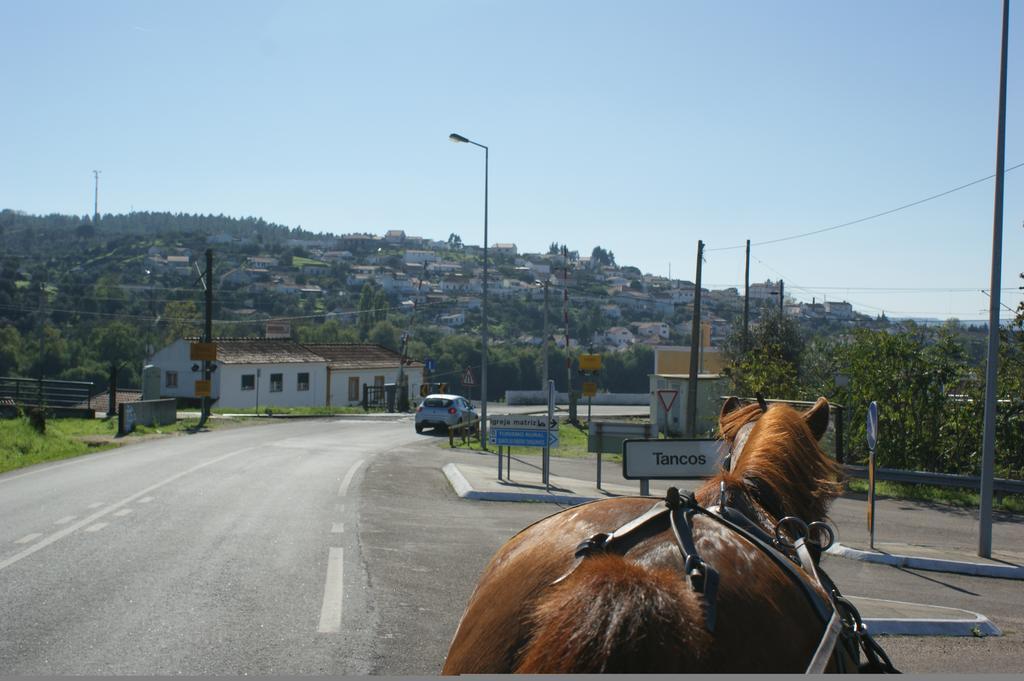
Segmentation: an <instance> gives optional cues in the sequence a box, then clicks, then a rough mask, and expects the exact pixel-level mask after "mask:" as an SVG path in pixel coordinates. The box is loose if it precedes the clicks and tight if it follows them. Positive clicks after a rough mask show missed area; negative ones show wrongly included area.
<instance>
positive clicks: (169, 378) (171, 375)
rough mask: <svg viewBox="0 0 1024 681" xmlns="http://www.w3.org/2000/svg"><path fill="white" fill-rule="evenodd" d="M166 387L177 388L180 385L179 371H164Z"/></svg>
mask: <svg viewBox="0 0 1024 681" xmlns="http://www.w3.org/2000/svg"><path fill="white" fill-rule="evenodd" d="M164 387H165V388H177V387H178V372H177V371H167V372H164Z"/></svg>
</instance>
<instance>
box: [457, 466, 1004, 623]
mask: <svg viewBox="0 0 1024 681" xmlns="http://www.w3.org/2000/svg"><path fill="white" fill-rule="evenodd" d="M449 459H451V462H450V463H448V464H446V465H444V467H443V470H444V474H445V476H446V477H447V478H448V481H449V483H450V484H451V486H452V488H453V489H454V490H455V492H456V494H458V495H459V496H460V497H462V498H464V499H472V500H481V501H504V502H534V503H536V502H541V503H555V504H563V505H574V504H579V503H583V502H586V501H591V500H594V499H602V498H610V497H616V496H638V495H639V494H640V483H639V481H634V480H626V479H624V478H623V477H622V473H621V467H618V466H616V465H611V464H609V463H605V464H604V465H603V466H602V468H601V473H602V475H601V479H602V480H601V487H600V488H598V487H597V485H596V484H595V483H596V477H597V476H596V462H595V461H593V460H591V461H571V460H566V459H557V460H556V463H554V464H553V465H552V467H553V468H555V469H557V470H558V472H559V473H561V474H554V473H552V474H551V475H549V478H548V481H547V484H545V482H544V480H543V476H542V471H541V469H540V465H541V464H540V457H536V456H531V457H524V458H522V459H520V458H513V459H512V461H511V464H510V465H511V471H509V470H508V468H509V461H508V457H503V465H502V473H501V479H499V478H498V457H497V455H496V453H494V452H469V451H467V450H452V451H451V456H450V457H449ZM698 482H699V481H678V482H675V481H662V480H657V481H651V483H650V495H651V496H652V498H657V497H661V496H664V493H665V490H666V489H667V488H668V487H669V486H672V485H675V486H677V487H679V488H680V489H681V490H686V489H692V488H693V487H695V486H696V483H698ZM829 553H830V554H832V555H834V556H838V557H842V558H847V559H852V560H862V561H867V562H875V563H882V564H888V565H897V566H902V567H912V568H917V569H925V570H941V571H944V572H956V573H961V574H970V575H979V576H997V577H1005V578H1013V579H1024V567H1022V566H1024V555H1021V554H1017V553H1012V552H1005V551H1004V552H996V554H995V560H984V559H981V558H978V557H977V556H970V555H967V554H966V552H964V555H958V554H955V553H951V552H950V551H949V550H945V549H940V548H937V547H925V546H911V545H907V544H892V543H886V544H881V543H878V544H876V545H875V550H874V551H871V550H869V549H868V548H867V547H852V546H843V545H838V544H837V545H836V546H833V547H832V548H831V549H829ZM851 600H853V601H854V604H855V605H856V606H857V608H858V610H860V612H861V614H862V615H863V616H864V619H865V621H866V622H867V623H868V626H869V629H870V631H872V632H873V633H877V634H904V635H918V636H972V635H979V634H981V635H987V636H998V635H1000V633H1001V632H1000V631H999V629H998V628H997V627H996V626H995V625H994V624H992V623H991V622H990V621H989V620H988V618H986V617H985V616H984V615H981V614H978V613H974V612H969V611H966V610H959V609H956V608H943V607H939V606H932V605H926V604H921V603H906V602H901V601H889V600H880V599H873V598H860V597H851Z"/></svg>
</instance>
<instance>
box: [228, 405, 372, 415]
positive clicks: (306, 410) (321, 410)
mask: <svg viewBox="0 0 1024 681" xmlns="http://www.w3.org/2000/svg"><path fill="white" fill-rule="evenodd" d="M211 412H212V413H214V414H266V413H268V412H270V413H273V414H287V415H290V416H327V415H331V414H367V413H372V412H367V411H364V410H363V408H362V407H260V408H259V409H258V410H257V409H256V407H237V408H235V407H222V408H215V409H212V410H211Z"/></svg>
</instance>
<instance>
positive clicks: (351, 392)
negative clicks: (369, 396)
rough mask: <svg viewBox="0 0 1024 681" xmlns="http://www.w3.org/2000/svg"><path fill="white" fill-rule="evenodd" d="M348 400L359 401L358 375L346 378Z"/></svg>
mask: <svg viewBox="0 0 1024 681" xmlns="http://www.w3.org/2000/svg"><path fill="white" fill-rule="evenodd" d="M348 401H349V402H358V401H359V377H358V376H350V377H349V379H348Z"/></svg>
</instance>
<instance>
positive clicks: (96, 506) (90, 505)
mask: <svg viewBox="0 0 1024 681" xmlns="http://www.w3.org/2000/svg"><path fill="white" fill-rule="evenodd" d="M102 505H103V502H102V501H97V502H94V503H92V504H89V508H99V507H100V506H102Z"/></svg>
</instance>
